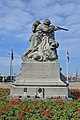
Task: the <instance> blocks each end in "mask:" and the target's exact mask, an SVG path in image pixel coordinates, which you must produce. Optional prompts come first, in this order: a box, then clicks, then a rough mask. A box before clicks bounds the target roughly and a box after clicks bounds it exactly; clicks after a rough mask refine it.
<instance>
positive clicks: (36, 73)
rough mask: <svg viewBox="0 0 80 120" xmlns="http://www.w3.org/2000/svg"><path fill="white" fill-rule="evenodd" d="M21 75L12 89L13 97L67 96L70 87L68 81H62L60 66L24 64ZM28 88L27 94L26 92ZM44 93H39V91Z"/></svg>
mask: <svg viewBox="0 0 80 120" xmlns="http://www.w3.org/2000/svg"><path fill="white" fill-rule="evenodd" d="M21 68H22V69H21V73H20V74H19V75H18V76H17V78H16V81H15V82H14V83H13V86H12V89H11V95H12V96H15V95H16V96H19V95H21V96H27V95H30V96H35V95H37V96H39V97H46V96H49V97H53V96H60V95H61V96H67V97H68V87H67V83H66V80H65V79H64V80H61V74H60V65H59V63H58V61H53V62H47V63H46V62H30V61H29V62H28V61H26V62H23V63H22V66H21ZM24 88H27V92H24ZM39 88H41V89H42V92H41V93H39V92H38V89H39Z"/></svg>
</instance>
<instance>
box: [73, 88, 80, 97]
mask: <svg viewBox="0 0 80 120" xmlns="http://www.w3.org/2000/svg"><path fill="white" fill-rule="evenodd" d="M71 92H72V94H74V95H75V96H77V97H80V89H78V88H75V89H71Z"/></svg>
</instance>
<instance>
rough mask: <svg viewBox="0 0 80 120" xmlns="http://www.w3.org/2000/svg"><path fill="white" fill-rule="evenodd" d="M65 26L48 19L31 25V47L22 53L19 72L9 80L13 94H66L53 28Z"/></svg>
mask: <svg viewBox="0 0 80 120" xmlns="http://www.w3.org/2000/svg"><path fill="white" fill-rule="evenodd" d="M60 29H63V30H67V29H64V28H60V27H55V26H53V25H51V21H50V20H49V19H45V20H44V21H43V23H41V22H40V21H39V20H37V21H36V22H35V23H34V24H33V26H32V32H33V34H32V35H31V37H30V48H29V49H27V50H26V51H25V53H24V54H23V55H22V57H21V58H22V61H23V62H22V64H21V73H20V74H19V75H18V76H17V77H16V81H15V82H14V83H13V84H12V88H11V93H10V94H11V95H12V96H25V97H27V96H32V97H34V96H38V97H42V98H46V97H54V96H66V97H68V83H67V81H66V78H65V77H64V75H63V74H62V73H61V68H60V64H59V63H58V55H57V48H58V46H59V43H58V42H57V41H56V40H55V36H54V35H55V34H54V33H55V31H57V30H60Z"/></svg>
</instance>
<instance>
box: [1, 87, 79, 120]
mask: <svg viewBox="0 0 80 120" xmlns="http://www.w3.org/2000/svg"><path fill="white" fill-rule="evenodd" d="M1 91H2V92H1ZM0 93H2V95H1V96H2V97H0V98H3V99H0V120H79V119H80V99H79V98H78V99H77V100H75V101H73V102H69V103H68V102H64V101H63V100H60V99H57V100H55V101H53V100H47V101H43V100H38V99H35V100H31V99H24V100H20V99H18V98H17V97H15V98H12V100H10V101H9V100H7V99H6V96H7V95H8V94H9V90H7V91H5V90H3V89H2V90H0ZM3 95H6V96H5V97H3Z"/></svg>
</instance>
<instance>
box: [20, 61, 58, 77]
mask: <svg viewBox="0 0 80 120" xmlns="http://www.w3.org/2000/svg"><path fill="white" fill-rule="evenodd" d="M24 71H25V72H24ZM22 75H24V76H26V77H27V78H56V77H57V76H59V66H58V64H55V63H32V64H31V63H27V64H25V63H24V64H23V65H22Z"/></svg>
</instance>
